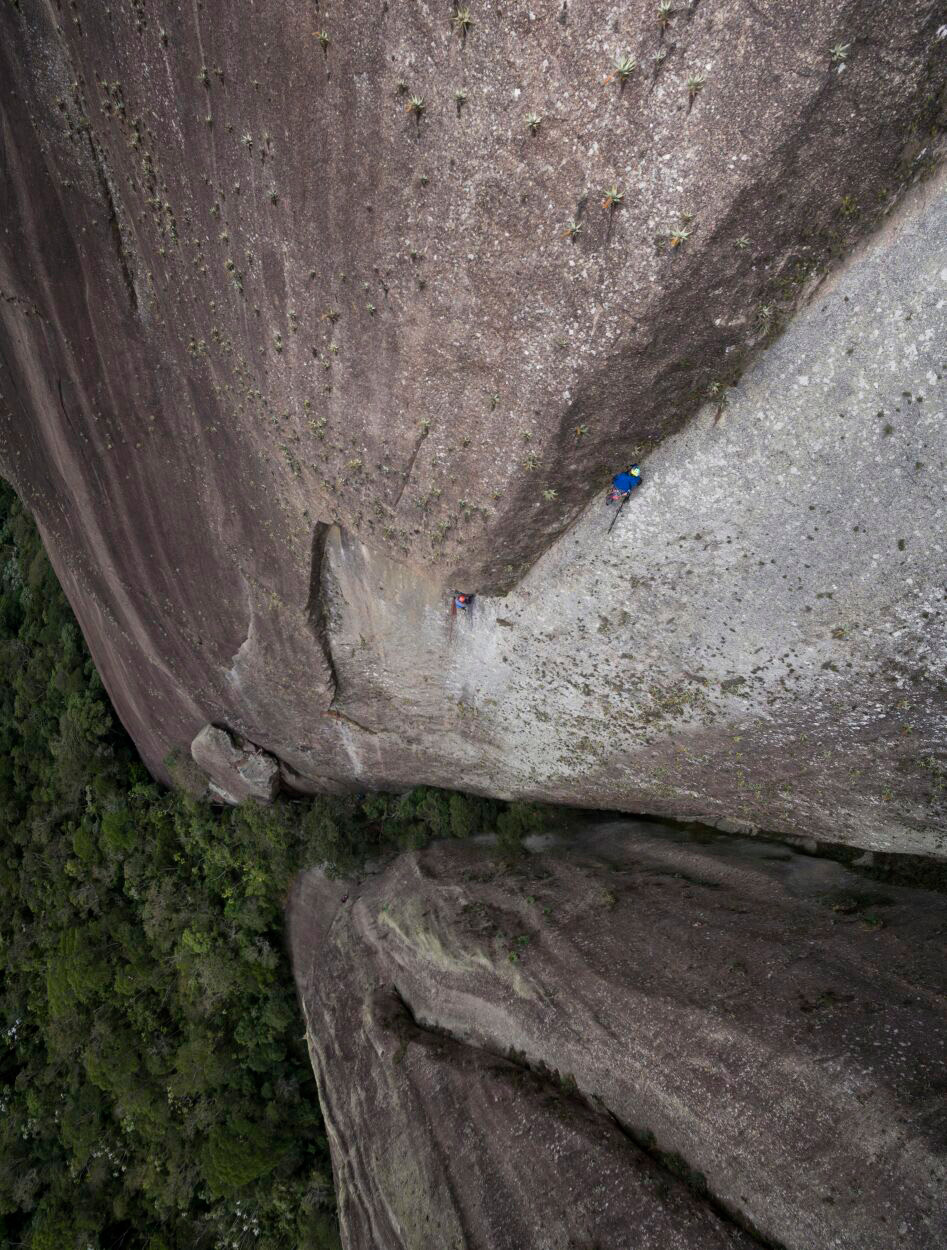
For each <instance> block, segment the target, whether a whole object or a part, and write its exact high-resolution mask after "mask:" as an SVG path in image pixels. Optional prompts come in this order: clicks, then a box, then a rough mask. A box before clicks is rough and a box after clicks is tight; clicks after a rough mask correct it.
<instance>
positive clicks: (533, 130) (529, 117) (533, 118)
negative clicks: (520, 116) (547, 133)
mask: <svg viewBox="0 0 947 1250" xmlns="http://www.w3.org/2000/svg"><path fill="white" fill-rule="evenodd" d="M542 124H543V119H542V117H541V116H540V114H539V113H527V114H526V126H527V128H528V130H529V132H530V134H532V135H536V134H538V133H539V127H540V126H541V125H542Z"/></svg>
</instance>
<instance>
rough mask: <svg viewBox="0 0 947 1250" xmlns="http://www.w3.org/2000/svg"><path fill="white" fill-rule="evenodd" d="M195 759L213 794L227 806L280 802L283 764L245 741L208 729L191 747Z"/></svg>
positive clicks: (211, 727) (223, 731) (219, 730)
mask: <svg viewBox="0 0 947 1250" xmlns="http://www.w3.org/2000/svg"><path fill="white" fill-rule="evenodd" d="M191 755H192V756H193V757H194V762H195V763H196V764H199V765H200V767H201V768H203V770H204V771H205V772H206V773H207V775H208V777H209V778H210V788H211V791H212V792H213V793H214V794H216V795H217V797H218V798H221V799H223V800H224V802H226V803H242V802H243V801H244V800H245V799H259V800H260V801H261V802H264V803H269V802H270V801H271V800H272V799H274V798H276V795H277V792H278V791H279V788H280V768H279V761H278V760H276V759H275V758H274V757H273V756H272V755H270V754H269V753H268V752H267V751H263V750H261V749H260V747H258V746H255V745H254V744H253V743H252V742H248V741H247V740H246V739H245V738H240V737H238V736H237V735H235V734H231V733H229V732H228V730H226V729H221V728H220V727H219V726H218V725H205V726H204V728H203V729H202V730H201V732H200V733H199V734H198V735H197V737H196V738H195V739H194V741H193V742H192V743H191Z"/></svg>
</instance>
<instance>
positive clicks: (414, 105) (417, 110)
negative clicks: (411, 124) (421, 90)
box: [405, 95, 427, 125]
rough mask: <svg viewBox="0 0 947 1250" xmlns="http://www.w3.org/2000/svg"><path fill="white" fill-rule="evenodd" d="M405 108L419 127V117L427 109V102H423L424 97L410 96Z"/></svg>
mask: <svg viewBox="0 0 947 1250" xmlns="http://www.w3.org/2000/svg"><path fill="white" fill-rule="evenodd" d="M405 107H406V109H407V111H408V112H409V113H411V114H412V115H413V117H414V120H415V121H416V122H417V123H418V124H419V125H420V123H421V115H422V114H423V113H424V111H425V110H426V109H427V102H426V101H425V99H424V96H423V95H413V96H411V98H410V99H409V100H408V103H407V105H406V106H405Z"/></svg>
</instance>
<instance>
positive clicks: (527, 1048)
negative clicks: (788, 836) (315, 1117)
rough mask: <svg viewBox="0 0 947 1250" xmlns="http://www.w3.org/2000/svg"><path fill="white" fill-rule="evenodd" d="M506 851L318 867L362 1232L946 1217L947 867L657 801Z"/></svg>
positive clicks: (835, 1229) (312, 898)
mask: <svg viewBox="0 0 947 1250" xmlns="http://www.w3.org/2000/svg"><path fill="white" fill-rule="evenodd" d="M492 856H493V853H492V851H491V849H490V848H489V847H488V846H483V845H479V846H478V845H457V844H442V845H439V846H436V847H433V848H430V849H428V850H426V851H423V852H420V853H414V854H409V855H404V856H402V857H400V858H399V859H398V860H397V861H395V862H394V863H393V864H391V865H390V866H389V867H388V868H387V869H386V870H385V871H383V872H380V873H378V874H377V875H375V876H373V877H370V878H368V879H366V880H364V881H362V882H361V883H358V884H354V883H340V882H337V881H330V880H327V879H326V878H325V877H324V876H323V875H322V874H321V873H319V872H310V873H308V874H306V875H305V876H304V877H303V878H302V879H301V880H300V881H299V882H298V883H297V885H296V887H295V890H294V894H293V897H292V901H291V905H290V913H289V919H290V932H291V944H292V950H293V958H294V965H295V971H296V978H297V984H298V987H299V991H300V995H301V998H302V1002H303V1006H304V1010H305V1014H306V1020H307V1029H308V1036H309V1043H310V1050H311V1054H312V1060H313V1066H314V1068H315V1071H316V1075H317V1078H318V1082H319V1088H320V1096H321V1098H322V1102H323V1109H324V1112H325V1116H326V1121H327V1124H328V1127H329V1132H330V1140H331V1143H332V1151H333V1162H334V1166H335V1170H336V1181H337V1186H338V1192H339V1195H340V1211H341V1221H342V1232H343V1240H344V1243H345V1245H346V1247H347V1248H348V1250H369V1247H372V1248H374V1247H378V1246H384V1247H385V1248H386V1250H395V1248H397V1247H408V1246H410V1247H412V1248H413V1250H418V1248H421V1247H431V1248H432V1250H433V1248H434V1247H438V1250H440V1248H441V1247H447V1246H451V1247H453V1246H457V1247H478V1248H479V1247H482V1248H483V1250H487V1248H489V1250H503V1248H505V1247H509V1248H510V1250H513V1248H514V1247H516V1248H517V1250H519V1248H521V1247H525V1246H529V1247H535V1248H537V1250H540V1248H547V1247H548V1248H549V1250H553V1248H556V1250H560V1248H561V1250H565V1248H566V1247H580V1246H581V1247H589V1246H593V1245H594V1246H598V1247H631V1246H634V1247H638V1248H640V1247H652V1246H654V1247H659V1246H660V1247H677V1246H681V1247H684V1246H687V1247H703V1246H711V1245H713V1246H717V1245H734V1246H743V1245H763V1246H770V1247H772V1246H779V1247H783V1248H784V1250H813V1248H814V1247H829V1246H831V1247H833V1250H888V1248H889V1247H891V1246H892V1245H894V1244H897V1245H898V1246H900V1247H917V1250H921V1247H924V1248H926V1247H930V1246H933V1245H939V1244H944V1239H945V1237H947V1222H945V1215H944V1212H945V1210H947V1204H945V1203H944V1192H943V1188H944V1163H945V1155H944V1128H945V1116H944V1107H943V1098H942V1091H943V1088H944V1075H945V1071H947V1066H945V1035H947V1032H945V1028H944V1025H945V1018H944V1017H945V994H944V991H945V976H944V969H943V960H942V949H943V934H944V931H945V922H947V909H945V905H944V900H943V898H942V897H941V896H940V895H937V894H929V893H927V892H925V891H921V890H913V889H912V890H908V889H904V888H895V887H890V886H887V885H885V886H883V887H878V886H877V885H875V884H874V883H873V882H870V881H867V880H866V879H864V878H862V877H859V876H857V875H855V874H854V873H852V872H850V871H849V870H847V869H845V868H842V867H841V866H840V865H838V864H836V863H834V862H832V861H828V860H819V859H815V858H813V857H809V856H805V855H800V854H797V853H795V852H792V851H790V850H788V849H787V848H785V847H782V846H777V845H775V844H772V843H766V842H764V843H759V842H756V841H753V842H747V841H745V840H743V839H739V838H728V837H724V836H720V837H719V838H716V839H713V840H712V841H710V842H708V843H706V844H701V843H698V842H696V841H694V840H693V839H690V838H688V837H686V836H685V835H682V834H676V833H667V832H665V831H662V830H660V828H659V827H657V826H648V825H641V824H637V825H636V824H633V823H630V822H621V823H619V822H615V823H613V824H611V825H609V826H602V827H601V828H599V829H598V830H596V831H594V832H593V833H591V834H589V835H586V836H585V837H583V838H582V839H581V840H580V841H579V842H577V843H575V844H571V845H568V846H565V845H564V846H561V847H554V848H553V849H551V850H547V851H545V852H542V853H536V854H532V855H530V856H528V857H527V859H526V860H525V861H524V862H523V863H522V864H521V865H519V866H518V867H516V868H515V869H513V870H502V869H501V868H500V866H499V865H498V863H497V862H496V861H495V860H494V858H493V857H492Z"/></svg>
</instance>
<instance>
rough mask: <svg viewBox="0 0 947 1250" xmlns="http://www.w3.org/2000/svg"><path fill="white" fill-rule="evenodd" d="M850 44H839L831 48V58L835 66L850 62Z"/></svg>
mask: <svg viewBox="0 0 947 1250" xmlns="http://www.w3.org/2000/svg"><path fill="white" fill-rule="evenodd" d="M851 47H852V45H851V44H850V43H837V44H835V46H834V47H832V48H829V56H830V57H831V58H832V64H833V65H842V64H843V63H844V62H845V61H847V60H848V54H849V52H850V51H851Z"/></svg>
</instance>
